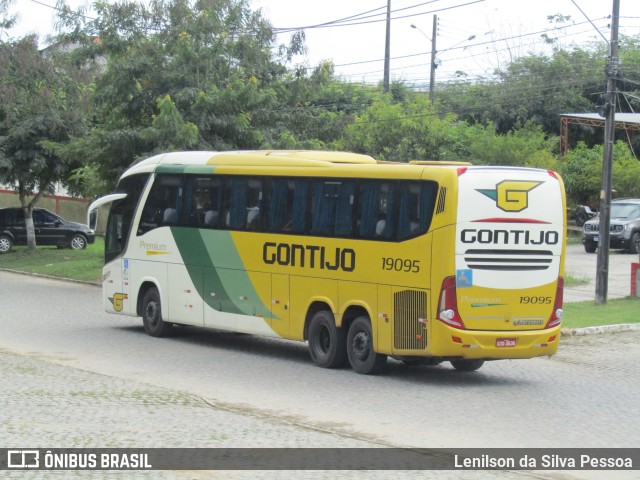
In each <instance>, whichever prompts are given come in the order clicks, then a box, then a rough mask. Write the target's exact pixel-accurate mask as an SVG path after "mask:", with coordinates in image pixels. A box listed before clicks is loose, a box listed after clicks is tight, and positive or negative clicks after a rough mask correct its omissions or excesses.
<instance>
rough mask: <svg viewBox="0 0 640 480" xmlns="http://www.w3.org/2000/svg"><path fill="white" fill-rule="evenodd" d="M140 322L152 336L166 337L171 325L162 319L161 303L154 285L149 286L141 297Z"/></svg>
mask: <svg viewBox="0 0 640 480" xmlns="http://www.w3.org/2000/svg"><path fill="white" fill-rule="evenodd" d="M142 323H143V325H144V331H145V332H147V333H148V334H149V335H151V336H152V337H166V336H167V335H169V333H170V332H171V327H173V325H172V324H171V323H167V322H165V321H164V320H162V305H161V304H160V294H159V293H158V289H157V288H156V287H151V288H149V289H148V290H147V291H146V292H145V294H144V297H143V298H142Z"/></svg>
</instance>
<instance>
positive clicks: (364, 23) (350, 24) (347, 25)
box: [274, 0, 486, 33]
mask: <svg viewBox="0 0 640 480" xmlns="http://www.w3.org/2000/svg"><path fill="white" fill-rule="evenodd" d="M434 1H436V0H434ZM485 1H486V0H473V1H470V2H467V3H462V4H459V5H453V6H451V7H443V8H439V9H436V10H430V11H428V12H420V13H413V14H411V15H402V16H399V17H393V18H392V19H391V20H399V19H402V18H412V17H419V16H422V15H428V14H430V13H437V12H443V11H446V10H453V9H455V8H460V7H466V6H468V5H473V4H475V3H482V2H485ZM427 3H430V2H427ZM384 21H386V19H384V18H383V19H378V20H368V21H365V22H355V23H340V24H328V25H316V26H314V25H310V26H306V27H297V28H293V27H289V28H287V29H283V30H280V29H274V30H275V32H276V33H290V32H293V31H296V30H307V29H313V28H330V27H349V26H354V25H366V24H370V23H379V22H384Z"/></svg>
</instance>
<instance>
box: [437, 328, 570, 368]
mask: <svg viewBox="0 0 640 480" xmlns="http://www.w3.org/2000/svg"><path fill="white" fill-rule="evenodd" d="M437 328H439V329H440V331H439V332H438V334H437V335H434V337H436V336H437V338H438V339H439V341H438V342H437V344H435V345H432V347H433V356H434V357H442V358H447V357H457V358H466V359H484V360H491V359H508V358H533V357H540V356H546V355H553V354H555V353H556V352H557V351H558V343H559V341H560V330H561V326H560V325H558V326H557V327H554V328H549V329H545V330H524V331H481V330H459V329H457V328H452V327H449V326H448V325H443V324H440V325H439V326H438V327H437Z"/></svg>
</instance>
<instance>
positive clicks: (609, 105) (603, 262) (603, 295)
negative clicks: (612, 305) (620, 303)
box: [596, 0, 620, 305]
mask: <svg viewBox="0 0 640 480" xmlns="http://www.w3.org/2000/svg"><path fill="white" fill-rule="evenodd" d="M619 23H620V0H613V14H612V18H611V43H610V45H609V62H608V63H607V66H606V69H605V73H606V76H607V93H606V103H605V121H604V125H605V126H604V156H603V159H602V188H601V190H600V230H599V232H598V236H599V242H598V263H597V267H596V304H599V305H600V304H605V303H607V289H608V283H609V228H610V225H611V172H612V170H613V143H614V141H615V122H616V89H617V81H616V78H617V77H618V66H619V58H618V26H619Z"/></svg>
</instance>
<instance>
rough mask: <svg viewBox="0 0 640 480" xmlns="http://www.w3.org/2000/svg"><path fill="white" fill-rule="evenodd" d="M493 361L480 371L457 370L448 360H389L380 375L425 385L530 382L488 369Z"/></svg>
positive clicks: (508, 384) (522, 383) (461, 385)
mask: <svg viewBox="0 0 640 480" xmlns="http://www.w3.org/2000/svg"><path fill="white" fill-rule="evenodd" d="M492 363H493V362H486V363H485V365H484V366H483V367H481V368H480V370H477V371H475V372H460V371H458V370H455V369H454V368H453V367H452V366H451V365H450V364H449V362H443V363H442V364H440V365H434V366H428V365H405V364H403V363H402V362H399V361H396V360H393V359H389V361H388V362H387V365H386V366H385V368H384V369H383V370H382V371H381V372H380V374H379V375H380V376H381V377H384V378H385V379H387V380H390V381H397V382H403V383H406V382H411V383H416V384H422V385H425V386H438V385H442V386H460V387H472V386H477V387H491V388H493V387H496V386H514V385H529V384H531V381H530V380H529V379H525V378H522V377H520V376H517V375H512V374H511V373H513V371H511V373H505V372H504V371H501V372H497V371H496V370H495V369H493V368H491V364H492Z"/></svg>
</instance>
